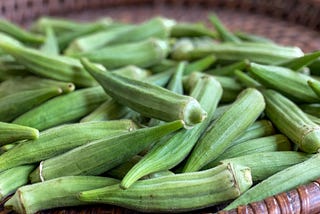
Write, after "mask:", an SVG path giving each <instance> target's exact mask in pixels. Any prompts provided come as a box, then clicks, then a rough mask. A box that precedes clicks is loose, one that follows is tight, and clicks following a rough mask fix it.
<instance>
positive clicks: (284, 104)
mask: <svg viewBox="0 0 320 214" xmlns="http://www.w3.org/2000/svg"><path fill="white" fill-rule="evenodd" d="M263 95H264V97H265V100H266V110H265V112H266V114H267V116H268V117H269V118H270V120H271V121H272V123H273V124H274V125H275V126H276V127H277V128H278V129H279V130H280V131H281V132H282V133H284V134H285V135H286V136H287V137H288V138H289V139H290V140H292V142H294V143H295V144H297V145H298V146H299V148H300V149H301V150H302V151H304V152H307V153H315V152H317V151H319V149H320V127H319V126H318V125H317V124H315V123H314V122H312V121H311V120H310V119H309V118H308V116H307V115H306V114H305V113H304V112H303V111H302V110H301V109H300V108H299V107H298V106H297V105H296V104H295V103H293V102H292V101H291V100H289V99H288V98H286V97H285V96H283V95H281V94H280V93H278V92H276V91H274V90H270V89H269V90H265V91H263Z"/></svg>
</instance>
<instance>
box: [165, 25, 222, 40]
mask: <svg viewBox="0 0 320 214" xmlns="http://www.w3.org/2000/svg"><path fill="white" fill-rule="evenodd" d="M202 36H208V37H212V38H217V34H216V32H214V31H212V30H210V29H208V28H206V27H205V26H204V25H203V24H193V23H183V22H179V23H176V24H174V25H173V26H172V28H171V33H170V37H175V38H180V37H202Z"/></svg>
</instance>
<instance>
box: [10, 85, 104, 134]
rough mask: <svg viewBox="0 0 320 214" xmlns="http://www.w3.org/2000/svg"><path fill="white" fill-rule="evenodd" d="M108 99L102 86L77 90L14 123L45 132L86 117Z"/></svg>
mask: <svg viewBox="0 0 320 214" xmlns="http://www.w3.org/2000/svg"><path fill="white" fill-rule="evenodd" d="M107 98H108V95H107V94H106V93H105V92H104V90H103V89H102V88H101V87H100V86H97V87H91V88H85V89H80V90H76V91H74V92H72V93H69V94H65V95H61V96H59V97H56V98H54V99H51V100H49V101H47V102H45V103H43V104H42V105H40V106H37V107H36V108H33V109H32V110H30V111H28V112H26V113H24V114H22V115H21V116H19V117H18V118H16V119H15V120H14V121H13V123H16V124H21V125H26V126H30V127H34V128H37V129H39V130H44V129H47V128H50V127H53V126H57V125H60V124H63V123H67V122H72V121H76V120H78V119H80V118H82V117H84V116H85V115H87V114H89V113H90V112H92V111H93V110H94V109H95V108H97V107H98V106H99V105H100V104H101V103H102V102H104V101H105V100H106V99H107Z"/></svg>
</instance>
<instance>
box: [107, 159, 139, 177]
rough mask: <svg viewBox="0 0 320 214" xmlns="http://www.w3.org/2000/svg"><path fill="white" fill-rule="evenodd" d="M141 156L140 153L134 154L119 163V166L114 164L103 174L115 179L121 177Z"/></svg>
mask: <svg viewBox="0 0 320 214" xmlns="http://www.w3.org/2000/svg"><path fill="white" fill-rule="evenodd" d="M141 158H142V156H140V155H135V156H133V157H132V158H131V159H130V160H128V161H127V162H124V163H122V164H120V165H119V166H116V167H114V168H112V169H110V170H108V171H107V172H106V173H105V174H106V175H107V176H110V177H112V178H116V179H122V178H123V177H124V176H125V175H126V174H127V173H128V172H129V170H130V169H131V168H132V167H133V166H134V165H135V164H136V163H138V162H139V160H141Z"/></svg>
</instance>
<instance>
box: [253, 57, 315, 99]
mask: <svg viewBox="0 0 320 214" xmlns="http://www.w3.org/2000/svg"><path fill="white" fill-rule="evenodd" d="M249 73H250V74H251V75H252V77H253V78H254V79H256V80H258V81H259V82H260V83H261V84H262V85H264V86H266V87H267V88H270V89H274V90H277V91H279V92H281V93H282V94H284V95H286V96H288V97H289V98H291V99H293V100H294V101H296V102H308V103H313V102H318V101H319V100H320V98H319V97H318V96H317V95H316V94H315V93H314V92H313V91H312V89H311V88H310V87H309V85H308V84H307V81H309V80H312V81H317V80H315V79H313V78H312V77H310V76H308V75H305V74H301V73H297V72H294V71H292V70H290V69H288V68H284V67H279V66H271V65H259V64H256V63H251V64H250V67H249Z"/></svg>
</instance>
